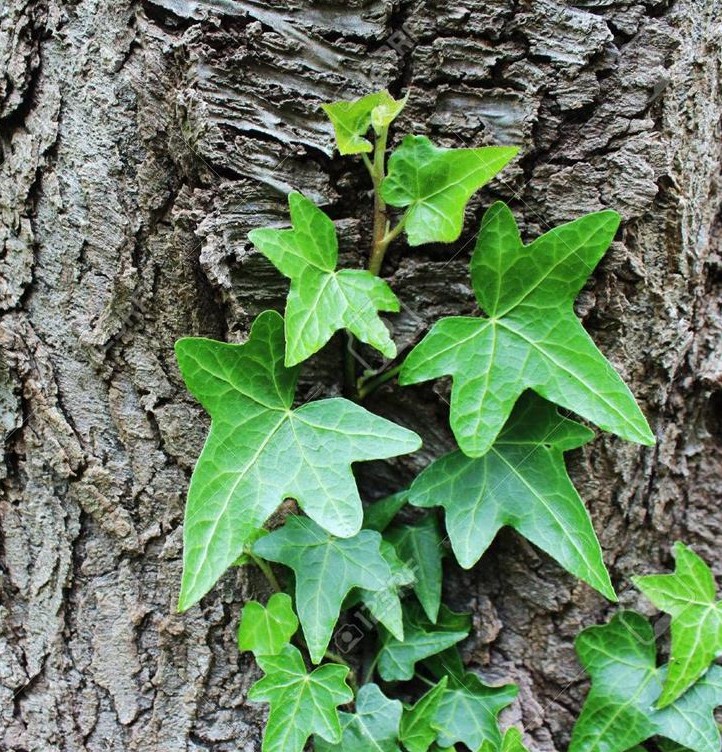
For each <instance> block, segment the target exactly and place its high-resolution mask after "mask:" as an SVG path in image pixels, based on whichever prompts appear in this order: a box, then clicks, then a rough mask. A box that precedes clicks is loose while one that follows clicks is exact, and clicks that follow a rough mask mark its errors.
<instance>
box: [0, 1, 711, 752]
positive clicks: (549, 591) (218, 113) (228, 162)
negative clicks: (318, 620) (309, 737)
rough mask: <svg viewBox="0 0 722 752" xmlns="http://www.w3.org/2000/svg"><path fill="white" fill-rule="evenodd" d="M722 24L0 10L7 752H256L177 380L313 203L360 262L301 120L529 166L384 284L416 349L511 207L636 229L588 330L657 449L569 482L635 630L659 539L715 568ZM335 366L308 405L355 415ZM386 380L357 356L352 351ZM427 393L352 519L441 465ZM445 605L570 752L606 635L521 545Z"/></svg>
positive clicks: (397, 264)
mask: <svg viewBox="0 0 722 752" xmlns="http://www.w3.org/2000/svg"><path fill="white" fill-rule="evenodd" d="M721 31H722V7H721V6H720V4H719V2H718V0H676V2H675V1H674V0H643V1H640V0H577V1H576V2H570V1H567V2H562V1H561V0H459V1H458V2H446V0H422V1H421V2H412V1H407V0H400V2H392V0H354V1H353V2H342V1H341V0H323V1H322V2H309V1H308V0H282V2H273V3H271V2H266V3H264V2H259V1H258V0H146V1H145V2H143V3H140V2H137V1H136V0H115V1H114V2H110V3H108V2H100V0H66V2H62V1H61V0H5V3H4V4H3V6H2V7H1V8H0V64H1V68H0V148H1V149H2V151H1V159H0V217H1V218H2V223H1V224H0V240H1V241H2V245H0V250H1V251H2V252H1V253H0V316H1V319H0V343H1V345H2V360H1V361H0V422H1V424H2V429H3V431H4V434H5V444H4V447H5V448H4V464H3V465H2V466H0V515H1V516H0V541H1V545H2V548H1V549H0V656H1V660H0V749H2V750H12V751H13V752H21V751H22V750H42V752H51V751H54V750H63V751H65V750H91V751H95V750H98V751H100V750H103V751H107V750H117V751H118V752H121V751H122V752H126V751H127V750H137V751H139V752H142V751H144V750H200V749H213V750H216V751H220V752H223V751H224V750H244V751H247V752H250V751H251V750H260V734H261V729H262V725H263V718H264V709H263V707H262V706H256V705H252V704H249V703H247V702H246V700H245V696H246V692H247V690H248V687H249V686H250V684H251V683H252V682H253V681H254V680H255V679H256V678H257V676H258V670H257V669H256V668H254V666H253V664H252V663H251V661H249V660H248V659H247V657H246V656H239V654H238V652H237V649H236V647H235V628H236V625H237V621H238V616H239V612H240V608H241V604H242V603H243V602H244V600H246V599H248V598H250V597H255V596H259V595H260V596H264V595H265V592H266V586H265V585H264V582H263V580H262V579H261V578H259V576H258V575H257V574H256V573H254V572H252V571H248V570H238V571H235V572H233V573H230V574H228V575H227V576H226V577H225V578H224V579H223V581H222V582H221V583H220V584H219V586H218V587H217V588H216V589H215V590H214V591H213V593H212V594H211V595H209V596H208V597H206V598H205V599H204V600H203V601H202V603H201V605H200V606H196V607H194V608H192V609H191V610H190V611H188V612H187V613H185V614H183V615H178V614H176V613H175V602H176V597H177V593H178V588H179V581H180V573H181V554H182V551H181V542H182V541H181V523H182V513H183V501H184V495H185V492H186V489H187V486H188V480H189V477H190V474H191V471H192V467H193V463H194V461H195V458H196V457H197V455H198V453H199V451H200V448H201V446H202V442H203V439H204V436H205V433H206V431H207V428H208V419H207V417H206V416H205V415H204V414H203V412H202V410H201V409H200V407H199V406H198V405H197V404H196V403H195V402H194V401H193V399H192V398H191V397H189V395H188V394H187V393H186V391H185V389H184V387H183V384H182V382H181V379H180V376H179V373H178V370H177V367H176V365H175V360H174V356H173V343H174V341H175V339H176V338H178V337H180V336H183V335H188V334H202V335H207V336H211V337H216V338H221V339H228V340H230V341H239V340H242V338H243V337H244V336H245V333H246V332H247V331H248V325H249V322H250V321H251V320H252V319H253V317H254V316H255V315H256V314H257V313H258V312H260V311H261V310H263V309H264V308H267V307H275V308H281V306H282V301H283V296H284V295H285V291H286V284H287V283H286V282H285V281H284V280H283V279H282V278H281V277H280V276H279V275H278V274H277V273H276V272H275V270H274V269H273V268H272V267H271V266H270V264H268V263H267V262H266V261H265V260H264V259H262V258H260V257H259V255H258V254H257V253H256V252H255V251H254V250H253V249H252V248H251V247H250V246H249V244H248V242H247V239H246V234H247V232H248V231H249V230H250V229H252V228H253V227H260V226H264V225H268V224H269V223H270V224H274V223H275V224H280V223H283V222H286V203H285V194H286V192H287V191H289V190H290V189H292V188H296V189H300V190H303V191H304V192H305V193H306V194H308V195H309V196H310V197H311V198H313V199H315V200H316V201H318V202H321V203H322V204H323V205H324V206H325V207H326V208H327V209H328V211H329V212H330V213H331V215H332V216H333V217H334V218H335V219H337V220H338V226H339V228H340V230H341V235H342V251H343V256H344V258H343V261H344V263H345V264H347V265H358V264H360V263H362V260H363V258H364V257H365V254H366V253H367V249H368V247H369V243H370V235H371V227H370V221H368V218H369V216H370V207H371V197H370V194H369V192H368V185H367V175H366V174H365V171H364V170H363V168H362V166H361V165H360V163H358V162H356V161H354V160H353V159H351V160H349V159H342V158H339V157H338V156H337V155H334V154H333V148H332V134H331V131H330V127H329V125H328V124H327V123H326V121H325V119H324V117H323V115H322V113H321V112H320V110H319V104H320V103H321V102H323V101H328V100H331V99H334V98H352V97H355V96H359V95H362V94H364V93H367V92H369V91H370V90H372V89H374V88H380V87H382V86H388V87H389V88H390V89H391V91H392V92H393V93H396V94H398V93H400V92H401V91H404V90H406V89H407V88H409V87H410V88H411V98H410V100H409V104H408V107H407V109H406V111H405V113H404V114H403V116H402V117H401V119H400V121H399V123H398V126H397V127H396V128H395V130H394V133H395V134H397V135H398V134H402V133H404V132H407V131H413V132H416V133H424V134H428V135H429V136H430V137H431V138H432V139H433V140H434V141H435V142H437V143H440V144H443V145H447V146H454V147H459V146H466V145H474V146H478V145H484V144H519V145H521V147H522V154H521V157H520V159H518V160H517V161H516V162H515V163H514V165H513V166H512V167H510V168H508V169H507V170H505V171H504V173H503V175H502V176H501V177H500V178H499V179H497V180H496V181H494V183H493V184H492V185H491V186H490V187H488V188H487V189H484V190H482V191H481V192H480V194H479V195H478V196H477V197H476V198H475V199H474V200H473V201H472V203H471V205H470V209H469V211H468V215H467V223H466V229H465V232H464V234H463V236H462V238H461V239H460V240H459V242H457V243H455V244H453V246H451V247H447V246H444V247H441V246H439V247H433V248H422V249H413V250H409V249H408V248H404V247H403V244H401V245H397V246H396V247H395V248H394V249H393V250H392V251H391V253H390V254H389V257H388V260H387V263H386V265H385V267H384V272H383V273H384V275H385V276H386V277H387V278H388V280H389V282H390V283H391V285H392V287H393V288H394V289H395V291H396V292H397V294H398V295H399V297H400V299H401V300H402V303H403V306H404V310H403V312H402V314H401V315H400V316H399V317H396V318H395V319H394V320H393V321H392V322H390V323H391V324H392V326H393V328H394V336H395V337H396V339H397V341H398V342H399V343H400V344H401V346H402V347H404V346H408V345H410V344H411V343H413V342H414V341H416V340H418V338H419V337H420V336H421V335H422V334H423V332H424V331H425V330H426V328H428V326H429V325H430V324H431V323H432V322H433V321H434V320H435V319H436V318H437V317H438V316H440V315H446V314H450V313H463V312H467V311H470V310H472V308H473V302H472V294H471V290H470V287H469V280H468V276H467V264H468V260H469V252H470V244H471V243H472V241H473V237H474V233H475V229H476V228H477V227H478V221H479V218H480V215H481V211H482V210H483V207H484V206H487V205H488V204H489V203H490V202H491V201H492V200H493V199H494V198H499V197H500V198H503V199H505V200H507V201H509V202H510V204H511V206H512V208H513V209H514V211H515V213H516V215H517V216H518V218H519V220H520V221H521V222H522V223H523V228H524V231H525V233H526V235H527V237H530V238H531V237H534V236H536V235H537V234H539V233H540V232H543V231H545V230H546V229H548V227H550V226H553V225H554V224H557V223H560V222H564V221H567V220H570V219H573V218H575V217H578V216H580V215H581V214H583V213H585V212H589V211H594V210H597V209H601V208H603V207H611V208H615V209H617V210H618V211H619V212H620V213H621V214H622V215H623V218H624V225H623V231H622V233H621V235H620V238H619V240H618V242H615V244H614V246H613V249H612V250H611V251H610V252H609V253H608V254H607V256H606V258H605V259H604V261H603V262H602V264H601V266H600V268H599V269H598V270H597V272H596V273H595V274H594V277H593V279H592V281H591V282H590V283H589V285H588V286H587V287H586V288H585V290H584V292H583V293H582V295H581V296H580V298H579V301H578V313H579V314H580V315H581V316H582V317H583V319H584V321H585V325H586V326H587V328H588V329H589V331H590V333H591V334H592V336H593V338H594V339H595V341H596V342H597V343H598V345H599V346H600V348H601V349H602V351H603V352H604V353H605V354H606V355H607V356H608V357H609V358H610V360H611V361H612V362H613V363H614V364H615V366H616V367H617V368H618V369H619V370H620V372H621V373H622V374H623V376H624V377H625V378H626V380H627V381H628V383H629V384H630V385H631V387H632V389H633V391H634V392H635V394H636V395H637V397H638V398H639V400H640V402H641V404H642V405H643V408H644V410H645V412H646V414H647V415H648V416H649V418H650V422H651V423H652V425H653V427H654V430H655V431H656V434H657V436H658V438H659V443H658V445H657V446H656V447H655V448H652V449H644V448H640V447H638V446H636V445H632V444H626V443H624V442H622V441H620V440H617V439H615V438H613V437H610V436H607V435H599V437H598V439H597V440H596V442H595V443H593V444H592V445H591V446H590V447H588V448H587V449H585V450H584V451H583V452H581V451H580V452H577V453H576V454H573V455H572V456H571V461H570V465H571V468H572V471H573V476H574V480H575V482H576V483H577V485H578V488H579V490H580V493H581V495H582V497H583V498H584V499H585V500H586V502H587V504H588V506H589V508H590V511H591V512H592V516H593V518H594V522H595V526H596V529H597V531H598V533H599V536H600V539H601V542H602V546H603V548H604V552H605V559H606V562H607V564H608V566H609V568H610V571H611V572H612V576H613V580H614V583H615V585H616V586H617V587H618V589H619V591H620V593H621V601H622V604H624V605H625V606H630V607H636V608H639V609H642V610H646V612H647V613H651V611H649V609H648V606H647V605H646V604H645V603H644V601H643V600H642V598H641V597H640V595H639V594H638V593H637V592H636V591H634V590H632V589H629V575H630V574H632V573H642V572H648V571H651V570H655V569H660V568H665V567H668V566H670V564H671V559H670V547H671V543H672V542H673V541H674V540H675V539H682V540H684V541H686V542H687V543H689V544H691V545H693V546H694V547H695V548H696V550H697V551H698V552H699V553H700V554H702V555H703V556H705V557H706V558H707V560H708V561H710V562H711V563H712V564H713V565H714V566H715V567H716V568H717V574H722V571H720V561H719V541H720V534H721V533H722V517H721V515H720V512H719V502H720V495H719V490H720V489H719V487H720V477H721V474H722V344H721V342H722V337H721V335H722V305H721V303H720V293H721V292H722V266H721V265H722V262H721V260H720V238H721V236H722V215H721V214H720V188H721V187H722V186H721V181H720V164H721V154H720V152H721V148H722V147H721V144H722V137H721V136H722V130H721V128H720V123H721V118H722V88H721V83H720V70H721V63H722V48H721V43H720V40H721V39H722V33H720V32H721ZM342 347H343V344H342V341H341V338H340V337H339V338H337V340H334V342H333V343H332V345H330V346H329V347H328V348H326V350H325V351H324V352H323V354H322V355H320V356H319V357H317V358H315V359H314V361H313V362H312V365H311V366H309V367H307V368H306V370H305V372H304V373H305V375H304V377H303V379H302V384H301V392H300V395H299V396H300V397H301V398H303V397H305V396H308V395H310V394H311V393H312V392H314V391H315V390H316V389H317V388H318V387H319V386H320V387H322V389H323V390H324V393H325V394H335V393H338V392H339V390H340V383H339V379H338V376H339V374H340V372H341V365H340V364H341V358H342ZM359 357H360V358H362V359H363V358H365V359H368V360H369V362H370V364H371V365H373V366H378V365H379V363H378V361H376V360H375V359H374V356H373V355H372V354H370V353H368V352H367V351H365V350H364V351H363V352H361V353H360V354H359ZM446 388H447V386H445V385H444V383H443V382H442V383H440V384H436V385H426V386H422V387H415V388H407V389H403V390H401V389H399V388H398V387H395V386H386V387H384V388H383V389H382V390H381V391H380V392H378V393H377V394H376V395H375V396H374V398H373V399H371V400H370V401H369V403H368V406H369V408H370V409H372V410H373V411H374V412H379V413H383V414H385V415H387V416H389V417H391V418H396V419H398V420H399V421H400V422H403V423H405V424H406V425H409V426H410V427H412V428H414V429H415V430H417V431H418V432H419V433H421V435H422V436H423V438H424V440H425V446H424V449H423V450H422V451H421V452H419V453H418V454H416V455H414V456H412V457H407V458H401V459H399V460H398V461H396V462H393V463H390V464H383V463H372V464H370V465H368V466H364V467H360V468H359V479H360V482H361V485H362V489H363V490H364V492H365V494H366V498H368V499H372V498H376V497H378V496H380V495H382V494H384V493H386V492H390V491H395V490H398V489H400V488H402V487H403V484H404V483H406V482H408V481H409V480H410V479H411V477H412V476H413V474H414V473H415V472H417V471H418V470H419V469H421V468H422V467H423V466H424V465H425V464H426V463H427V462H428V461H429V460H430V459H431V458H432V457H435V456H438V455H439V454H440V453H442V452H443V451H445V450H447V449H448V448H449V447H451V445H452V440H451V436H450V434H449V431H448V428H447V417H448V416H447V412H446V408H445V405H444V402H443V400H442V399H440V395H442V396H443V393H444V390H445V389H446ZM454 571H455V570H454V568H453V567H452V566H451V565H450V564H449V565H448V572H449V575H448V577H449V584H448V587H447V598H448V600H449V601H450V602H451V603H452V604H453V605H454V606H455V607H457V608H468V609H470V610H472V611H473V613H474V625H475V629H474V634H473V636H472V638H471V640H470V641H469V643H468V645H467V646H466V648H465V657H466V658H467V660H468V661H469V662H470V665H472V666H474V667H476V668H480V669H482V670H483V671H485V672H486V674H487V676H489V677H492V678H496V679H499V680H507V681H509V680H511V681H515V682H518V683H519V684H520V685H521V688H522V691H521V693H520V697H519V699H518V701H517V703H516V704H515V705H514V707H513V708H512V709H511V712H509V713H507V714H506V716H505V721H506V722H517V721H520V722H522V723H523V725H524V727H525V729H526V732H527V735H528V736H527V739H528V740H529V741H530V742H531V744H532V747H533V749H535V750H539V751H540V752H552V751H553V750H562V749H565V748H566V745H567V743H568V740H569V735H570V731H571V727H572V724H573V719H574V717H575V715H576V713H577V712H578V709H579V707H580V704H581V701H582V699H583V696H584V692H585V689H586V682H585V678H584V675H583V672H582V671H581V669H580V666H579V664H578V663H577V661H576V658H575V655H574V651H573V638H574V636H575V635H576V634H577V632H578V631H579V630H580V629H581V628H583V627H584V626H587V625H589V624H593V623H597V622H600V621H602V620H604V619H606V618H607V617H608V616H609V615H610V614H611V613H612V612H613V611H614V609H615V606H613V605H612V604H609V603H607V602H605V601H604V600H603V599H602V598H601V596H599V595H597V594H596V593H595V592H593V591H592V590H590V588H588V587H587V586H586V585H583V584H581V583H579V582H578V581H576V580H574V579H573V578H572V577H570V576H568V575H566V574H565V573H564V572H563V571H562V570H560V568H559V567H558V566H557V565H556V564H555V563H554V562H553V561H552V560H550V559H549V558H548V557H547V556H545V555H542V554H541V553H540V552H539V551H538V550H536V549H534V548H532V547H531V546H530V545H529V544H527V543H526V542H525V541H523V539H521V538H520V537H519V536H517V535H516V534H514V533H512V532H509V531H505V532H504V533H502V534H501V535H500V536H499V537H498V538H497V540H496V542H495V543H494V545H493V547H492V549H491V550H490V551H489V552H488V553H487V554H486V555H485V556H484V558H483V560H482V562H481V563H480V564H479V565H478V566H477V567H475V568H474V569H473V570H472V571H471V572H468V573H464V574H463V575H462V574H459V573H457V574H452V573H453V572H454Z"/></svg>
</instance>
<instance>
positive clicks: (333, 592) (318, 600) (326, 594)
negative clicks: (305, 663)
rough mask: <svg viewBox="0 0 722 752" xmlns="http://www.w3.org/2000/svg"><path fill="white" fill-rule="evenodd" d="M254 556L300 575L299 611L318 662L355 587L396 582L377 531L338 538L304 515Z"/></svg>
mask: <svg viewBox="0 0 722 752" xmlns="http://www.w3.org/2000/svg"><path fill="white" fill-rule="evenodd" d="M253 552H254V553H255V554H257V555H258V556H261V557H263V558H264V559H268V560H269V561H277V562H279V563H281V564H285V565H286V566H287V567H290V568H291V569H293V571H294V572H295V573H296V611H297V612H298V618H299V619H300V621H301V628H302V629H303V634H304V637H305V638H306V642H307V644H308V651H309V653H310V655H311V660H312V661H313V662H314V663H319V662H320V661H321V659H322V658H323V655H324V653H325V652H326V648H327V647H328V644H329V642H330V641H331V636H332V635H333V629H334V626H335V625H336V622H337V621H338V617H339V614H340V613H341V604H342V603H343V600H344V598H345V597H346V596H347V595H348V593H349V592H350V591H351V589H352V588H355V587H358V588H364V589H366V590H383V589H384V588H386V587H388V584H389V582H390V581H391V578H392V573H391V568H390V567H389V564H388V562H387V561H386V559H385V558H384V557H383V556H382V554H381V536H380V535H379V534H378V533H377V532H374V531H373V530H362V531H361V532H360V533H358V535H355V536H354V537H352V538H335V537H334V536H332V535H329V533H327V532H326V531H325V530H323V529H322V528H321V527H319V526H318V525H316V524H315V523H314V522H313V521H312V520H309V519H308V518H305V517H289V518H288V520H287V521H286V524H285V525H284V526H283V527H281V528H279V529H278V530H274V531H273V532H272V533H270V534H269V535H267V536H265V537H264V538H261V540H259V541H258V542H257V543H256V544H255V546H254V548H253Z"/></svg>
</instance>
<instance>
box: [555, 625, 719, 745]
mask: <svg viewBox="0 0 722 752" xmlns="http://www.w3.org/2000/svg"><path fill="white" fill-rule="evenodd" d="M575 646H576V649H577V654H578V655H579V660H580V661H581V663H582V665H583V666H584V667H585V668H586V670H587V672H588V673H589V675H590V676H591V678H592V688H591V690H590V692H589V695H588V696H587V700H586V702H585V703H584V707H583V708H582V712H581V715H580V716H579V719H578V720H577V723H576V725H575V726H574V730H573V733H572V741H571V745H570V747H569V752H588V751H589V750H592V749H593V750H598V752H624V750H628V749H629V748H630V747H633V746H634V745H635V744H640V743H641V742H643V741H646V740H647V739H649V738H651V737H652V736H655V735H657V736H662V737H665V738H667V739H670V740H672V741H674V742H676V743H677V744H681V745H682V746H684V747H688V748H689V749H691V750H694V752H719V750H720V735H719V731H718V729H717V724H716V723H715V720H714V715H713V711H714V708H715V707H717V706H719V705H722V667H720V666H713V667H712V668H711V669H710V670H709V671H708V672H707V674H706V675H705V676H704V678H702V679H701V680H700V681H698V682H697V683H696V684H695V685H694V686H693V687H692V688H691V689H689V690H688V691H687V692H685V694H684V695H683V696H682V697H680V698H679V699H678V700H677V701H676V702H674V703H671V704H670V705H668V706H667V707H665V708H663V709H661V710H656V709H655V708H654V703H655V702H656V700H657V699H658V698H659V695H660V692H661V691H662V685H663V683H664V680H665V677H666V673H667V667H666V666H664V667H662V668H657V665H656V663H657V661H656V649H655V639H654V631H653V630H652V627H651V625H650V623H649V622H648V621H647V620H646V619H645V618H644V617H643V616H640V615H639V614H637V613H635V612H633V611H623V612H621V613H618V614H617V615H616V616H614V618H613V619H612V620H611V622H609V624H605V625H603V626H597V627H589V628H587V629H585V630H584V631H583V632H581V633H580V635H579V636H578V637H577V639H576V641H575Z"/></svg>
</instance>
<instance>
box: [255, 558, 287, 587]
mask: <svg viewBox="0 0 722 752" xmlns="http://www.w3.org/2000/svg"><path fill="white" fill-rule="evenodd" d="M248 555H249V556H250V557H251V559H252V560H253V563H254V564H255V565H256V566H257V567H258V568H259V569H260V570H261V572H263V574H264V576H265V578H266V579H267V580H268V584H269V585H270V586H271V588H272V589H273V590H274V592H276V593H282V592H283V588H282V587H281V586H280V584H279V582H278V580H277V579H276V575H275V574H273V570H272V569H271V565H270V564H269V563H268V562H267V561H264V560H263V559H261V558H260V557H258V556H254V555H253V554H251V553H249V554H248Z"/></svg>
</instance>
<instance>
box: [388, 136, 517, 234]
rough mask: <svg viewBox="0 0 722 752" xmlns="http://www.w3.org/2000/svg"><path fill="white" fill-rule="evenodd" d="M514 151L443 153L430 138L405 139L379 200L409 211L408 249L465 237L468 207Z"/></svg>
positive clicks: (391, 160) (491, 149)
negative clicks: (473, 196)
mask: <svg viewBox="0 0 722 752" xmlns="http://www.w3.org/2000/svg"><path fill="white" fill-rule="evenodd" d="M518 151H519V150H518V149H517V148H516V147H509V146H484V147H481V148H479V149H442V148H439V147H437V146H434V145H433V144H432V143H431V141H429V139H428V138H426V136H406V138H404V140H403V141H402V142H401V146H399V147H398V148H397V149H396V150H395V151H394V152H393V154H392V155H391V156H390V157H389V165H388V175H387V176H386V178H385V179H384V181H383V182H382V183H381V196H382V197H383V199H384V201H386V203H387V204H389V205H390V206H398V207H408V209H407V213H406V219H405V225H404V229H405V231H406V235H407V236H408V240H409V245H411V246H416V245H422V244H423V243H437V242H440V243H451V242H453V241H454V240H456V239H457V238H458V237H459V235H460V234H461V228H462V225H463V222H464V209H465V207H466V204H467V202H468V201H469V199H470V198H471V196H472V194H473V193H475V192H476V191H477V190H479V188H481V186H482V185H484V184H485V183H488V182H489V181H490V180H491V179H492V178H493V177H494V175H496V174H497V173H498V172H499V171H500V170H501V169H502V168H503V167H504V166H505V165H506V164H507V163H508V162H510V161H511V160H512V159H513V158H514V157H515V156H516V154H517V153H518Z"/></svg>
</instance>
